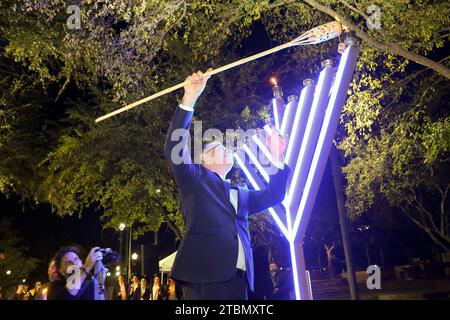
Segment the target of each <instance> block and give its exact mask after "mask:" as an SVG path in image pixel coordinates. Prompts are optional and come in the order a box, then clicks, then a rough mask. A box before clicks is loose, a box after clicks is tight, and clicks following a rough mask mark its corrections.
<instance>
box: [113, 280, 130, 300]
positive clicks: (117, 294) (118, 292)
mask: <svg viewBox="0 0 450 320" xmlns="http://www.w3.org/2000/svg"><path fill="white" fill-rule="evenodd" d="M117 282H118V283H117V286H116V287H115V288H114V294H113V297H114V299H115V300H127V285H126V283H125V276H124V275H123V274H120V275H119V276H118V277H117Z"/></svg>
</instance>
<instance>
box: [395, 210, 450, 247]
mask: <svg viewBox="0 0 450 320" xmlns="http://www.w3.org/2000/svg"><path fill="white" fill-rule="evenodd" d="M402 212H403V213H404V214H405V216H407V217H408V218H409V219H410V220H411V221H412V222H414V223H415V224H416V225H417V226H418V227H420V228H421V229H422V230H424V231H425V233H426V234H428V235H429V236H430V238H431V239H433V241H434V242H435V243H436V244H437V245H439V246H440V247H441V248H442V249H444V250H445V251H446V252H449V251H450V247H448V246H447V245H446V244H444V243H443V242H442V241H440V240H439V239H438V238H436V237H435V236H434V234H433V233H432V232H431V230H430V228H428V227H425V226H424V225H422V224H421V223H420V222H419V221H417V220H416V219H414V218H413V217H412V216H410V215H409V214H408V212H407V211H406V210H404V209H402Z"/></svg>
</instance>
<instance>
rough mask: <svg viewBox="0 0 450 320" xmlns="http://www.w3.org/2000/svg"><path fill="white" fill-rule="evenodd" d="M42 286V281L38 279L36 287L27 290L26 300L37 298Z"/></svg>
mask: <svg viewBox="0 0 450 320" xmlns="http://www.w3.org/2000/svg"><path fill="white" fill-rule="evenodd" d="M41 287H42V285H41V282H40V281H36V283H35V284H34V288H33V289H31V290H30V291H28V292H27V294H26V296H27V299H26V300H36V297H37V294H38V292H39V291H40V289H41Z"/></svg>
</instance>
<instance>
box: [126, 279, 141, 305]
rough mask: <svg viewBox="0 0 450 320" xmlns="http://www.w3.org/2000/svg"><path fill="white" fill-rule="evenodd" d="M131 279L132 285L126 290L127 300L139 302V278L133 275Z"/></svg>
mask: <svg viewBox="0 0 450 320" xmlns="http://www.w3.org/2000/svg"><path fill="white" fill-rule="evenodd" d="M132 279H133V280H132V283H131V285H130V288H129V290H128V300H140V297H141V288H140V287H139V277H138V276H137V275H133V277H132Z"/></svg>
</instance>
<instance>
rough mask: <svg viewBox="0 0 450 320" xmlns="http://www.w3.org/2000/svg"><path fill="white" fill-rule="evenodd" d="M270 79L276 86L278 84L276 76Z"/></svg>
mask: <svg viewBox="0 0 450 320" xmlns="http://www.w3.org/2000/svg"><path fill="white" fill-rule="evenodd" d="M270 81H271V82H272V83H273V84H274V85H275V86H276V85H278V84H277V79H275V78H274V77H272V78H270Z"/></svg>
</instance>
